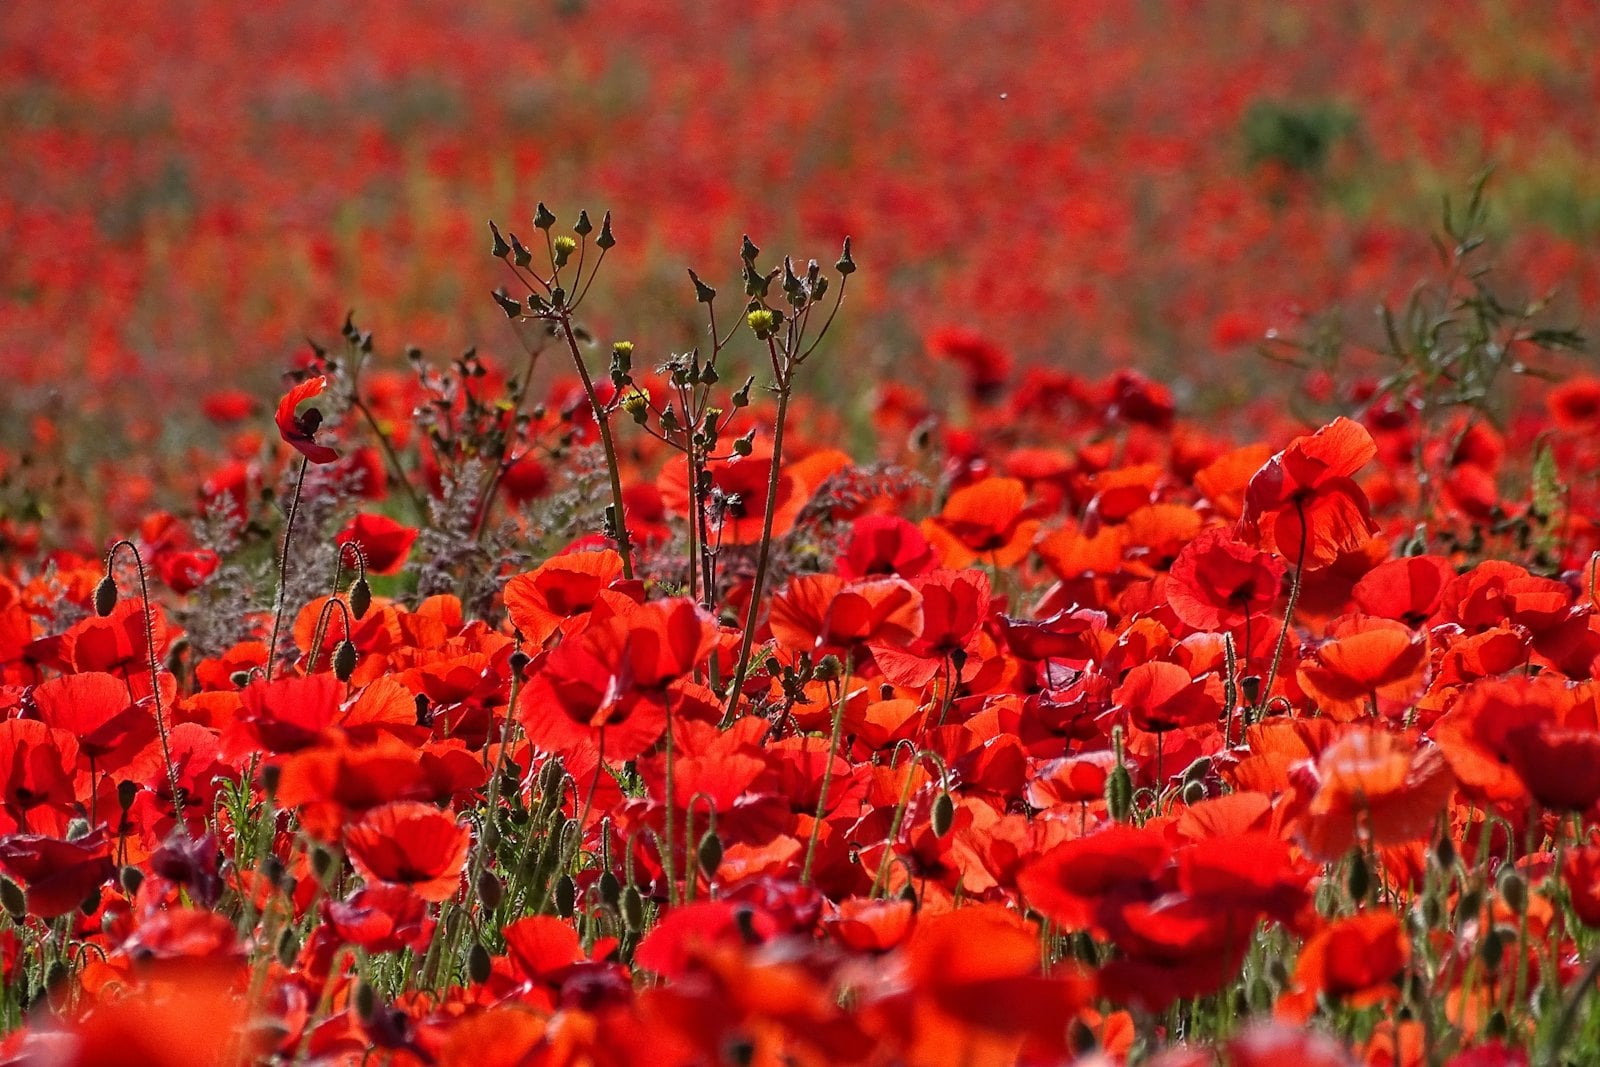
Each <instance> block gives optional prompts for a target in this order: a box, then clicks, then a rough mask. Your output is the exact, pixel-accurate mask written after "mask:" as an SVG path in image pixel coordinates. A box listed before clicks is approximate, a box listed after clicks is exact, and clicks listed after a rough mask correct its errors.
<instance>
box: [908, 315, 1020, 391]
mask: <svg viewBox="0 0 1600 1067" xmlns="http://www.w3.org/2000/svg"><path fill="white" fill-rule="evenodd" d="M927 346H928V354H929V355H931V356H932V357H933V358H934V359H938V360H943V361H945V362H948V363H952V364H954V365H955V366H957V367H959V368H960V369H961V371H962V373H963V374H965V375H966V379H967V388H968V390H969V391H970V393H971V396H972V398H973V399H974V400H976V401H978V402H979V403H987V402H989V401H992V400H994V399H995V397H996V396H997V395H998V394H999V392H1000V390H1001V389H1002V388H1003V387H1004V386H1005V384H1006V379H1007V378H1008V377H1010V375H1011V362H1012V360H1011V353H1009V352H1007V351H1006V350H1005V349H1004V348H1002V347H1000V345H998V344H996V343H995V342H994V341H991V340H990V339H989V338H987V337H985V336H983V334H981V333H978V332H977V331H976V330H970V329H965V328H963V327H960V326H941V327H939V328H938V329H935V330H934V331H933V332H931V333H930V334H928V338H927Z"/></svg>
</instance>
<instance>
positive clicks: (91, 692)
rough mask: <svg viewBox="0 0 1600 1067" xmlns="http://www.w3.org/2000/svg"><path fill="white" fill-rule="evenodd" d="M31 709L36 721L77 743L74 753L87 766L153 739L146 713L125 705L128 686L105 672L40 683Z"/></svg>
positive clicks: (150, 721) (147, 713) (34, 694)
mask: <svg viewBox="0 0 1600 1067" xmlns="http://www.w3.org/2000/svg"><path fill="white" fill-rule="evenodd" d="M33 703H34V706H35V707H37V708H38V709H39V718H40V719H42V720H44V722H45V724H46V725H48V726H51V727H53V728H55V729H57V730H65V731H66V732H67V733H69V734H71V735H72V736H74V737H76V738H77V739H78V750H79V751H80V752H81V753H82V754H83V755H84V756H86V757H88V758H89V759H90V760H104V759H105V757H107V756H109V755H110V754H111V753H113V752H115V751H116V750H117V749H118V748H121V747H122V746H123V745H124V744H125V743H126V742H127V741H128V740H129V739H130V738H132V739H135V740H137V741H138V742H139V743H141V744H142V743H143V742H144V741H146V740H149V739H150V738H151V737H153V736H154V733H155V720H154V718H153V716H152V715H151V712H150V710H149V709H147V708H144V707H141V706H140V705H138V704H132V703H130V702H129V701H128V687H127V685H126V684H125V683H124V682H123V681H122V680H121V679H119V678H117V677H115V676H114V675H110V674H106V673H105V672H104V671H85V672H84V673H82V674H66V675H62V676H61V677H59V678H51V679H49V680H47V681H44V682H40V683H39V685H38V686H37V687H35V689H34V691H33ZM101 769H102V770H104V769H105V767H104V766H103V765H102V768H101Z"/></svg>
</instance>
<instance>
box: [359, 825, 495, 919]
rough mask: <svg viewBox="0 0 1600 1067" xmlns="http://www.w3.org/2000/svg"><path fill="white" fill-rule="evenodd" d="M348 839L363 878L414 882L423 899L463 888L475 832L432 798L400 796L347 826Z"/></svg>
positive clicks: (442, 897) (436, 898) (443, 897)
mask: <svg viewBox="0 0 1600 1067" xmlns="http://www.w3.org/2000/svg"><path fill="white" fill-rule="evenodd" d="M344 841H345V848H346V849H347V850H348V851H349V853H350V862H351V863H352V864H354V865H355V868H356V871H357V872H358V873H359V874H360V875H361V876H362V877H363V878H366V879H369V880H371V881H374V882H386V883H389V884H391V885H404V886H410V887H411V890H412V892H414V893H416V894H417V896H419V897H421V898H422V899H424V900H432V901H435V902H437V901H441V900H448V899H450V897H452V896H453V895H454V894H455V892H456V890H457V889H458V888H460V885H461V871H462V869H463V868H464V867H465V866H466V862H467V848H468V846H469V845H470V844H471V841H472V832H471V831H470V830H469V829H468V828H467V827H466V826H465V825H463V824H461V823H460V822H459V821H458V820H457V819H456V818H455V816H453V815H452V814H450V813H449V812H447V811H440V810H439V809H438V808H436V807H433V806H432V805H431V804H421V803H418V802H416V801H414V800H397V801H395V802H393V803H390V804H385V805H384V806H383V807H381V808H374V809H373V810H372V811H369V812H367V814H366V815H364V816H362V818H361V819H360V821H358V822H356V823H353V824H352V825H350V826H348V827H346V829H345V832H344Z"/></svg>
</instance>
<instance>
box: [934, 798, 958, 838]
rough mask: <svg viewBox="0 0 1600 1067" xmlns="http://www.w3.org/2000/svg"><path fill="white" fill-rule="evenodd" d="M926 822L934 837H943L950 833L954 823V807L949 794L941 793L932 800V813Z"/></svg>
mask: <svg viewBox="0 0 1600 1067" xmlns="http://www.w3.org/2000/svg"><path fill="white" fill-rule="evenodd" d="M928 821H929V823H930V824H931V825H932V827H933V835H934V836H935V837H943V836H945V835H946V834H948V833H949V832H950V828H951V827H952V826H954V825H955V821H956V805H955V801H953V800H951V799H950V794H949V793H944V792H941V793H940V794H939V795H938V796H936V797H934V798H933V813H932V815H931V817H930V818H929V820H928Z"/></svg>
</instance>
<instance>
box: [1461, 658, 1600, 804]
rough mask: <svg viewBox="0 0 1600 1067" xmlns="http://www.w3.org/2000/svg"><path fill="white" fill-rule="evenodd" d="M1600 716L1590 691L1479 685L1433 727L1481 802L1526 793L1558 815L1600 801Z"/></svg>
mask: <svg viewBox="0 0 1600 1067" xmlns="http://www.w3.org/2000/svg"><path fill="white" fill-rule="evenodd" d="M1597 720H1600V710H1597V707H1596V701H1595V694H1594V692H1593V690H1592V687H1587V686H1586V687H1580V688H1576V689H1574V688H1570V687H1568V686H1566V685H1564V684H1562V683H1561V682H1559V681H1558V680H1555V679H1550V678H1547V677H1545V676H1540V677H1535V678H1526V677H1524V678H1515V679H1509V680H1506V681H1497V680H1485V681H1479V682H1475V683H1473V684H1472V685H1470V686H1468V687H1467V689H1466V690H1465V691H1464V692H1463V693H1462V694H1461V696H1460V697H1459V698H1458V699H1457V701H1456V703H1455V705H1454V706H1452V707H1451V708H1450V710H1449V711H1448V712H1446V713H1445V715H1444V716H1443V717H1442V718H1441V719H1440V720H1439V721H1438V722H1437V723H1436V724H1434V727H1433V731H1432V732H1433V736H1434V739H1435V740H1436V741H1437V742H1438V743H1439V745H1440V747H1441V748H1443V750H1444V753H1445V758H1446V759H1448V760H1449V761H1450V766H1451V769H1452V770H1454V771H1455V773H1456V776H1457V777H1458V778H1459V779H1460V781H1461V782H1462V784H1463V785H1464V786H1466V787H1468V788H1469V789H1470V790H1471V791H1473V792H1475V793H1477V794H1478V795H1480V796H1484V797H1488V798H1492V799H1502V800H1514V799H1520V798H1521V797H1522V796H1523V794H1524V793H1527V794H1531V795H1532V796H1533V798H1534V799H1535V800H1537V801H1539V803H1541V804H1543V805H1544V806H1545V807H1548V808H1553V809H1555V810H1557V811H1570V812H1581V811H1586V810H1588V809H1589V808H1590V807H1591V806H1592V805H1593V804H1595V803H1596V801H1600V721H1597Z"/></svg>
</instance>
